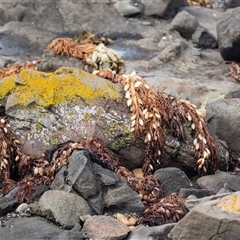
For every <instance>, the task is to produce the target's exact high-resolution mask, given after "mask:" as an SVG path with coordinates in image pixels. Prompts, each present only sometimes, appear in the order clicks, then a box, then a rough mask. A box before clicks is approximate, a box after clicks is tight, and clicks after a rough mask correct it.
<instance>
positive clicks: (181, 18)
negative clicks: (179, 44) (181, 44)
mask: <svg viewBox="0 0 240 240" xmlns="http://www.w3.org/2000/svg"><path fill="white" fill-rule="evenodd" d="M198 26H199V23H198V21H197V20H196V18H195V17H194V16H193V15H191V14H190V13H188V12H187V11H181V12H179V13H178V14H177V15H176V16H175V17H174V19H173V20H172V22H171V24H170V28H171V29H173V30H176V31H178V32H179V33H180V34H181V36H182V37H184V38H186V39H191V38H192V34H193V33H194V32H195V30H196V29H197V27H198Z"/></svg>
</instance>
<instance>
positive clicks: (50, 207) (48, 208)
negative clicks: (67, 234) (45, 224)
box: [32, 190, 92, 229]
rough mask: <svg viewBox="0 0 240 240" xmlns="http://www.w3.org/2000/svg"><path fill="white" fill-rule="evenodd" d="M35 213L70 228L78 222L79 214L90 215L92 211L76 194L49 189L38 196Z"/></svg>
mask: <svg viewBox="0 0 240 240" xmlns="http://www.w3.org/2000/svg"><path fill="white" fill-rule="evenodd" d="M32 209H33V208H32ZM36 213H37V214H39V215H41V216H44V217H46V218H47V219H49V220H51V221H54V222H55V223H56V224H59V225H60V226H62V227H63V228H66V229H71V228H73V227H74V226H75V224H76V223H78V222H79V219H80V217H81V216H86V215H90V214H92V211H91V208H90V207H89V205H88V203H87V202H86V201H85V200H84V199H83V198H82V197H80V196H77V195H76V194H73V193H67V192H65V191H59V190H49V191H47V192H45V193H44V194H43V195H42V197H41V198H40V200H39V209H38V211H37V212H36Z"/></svg>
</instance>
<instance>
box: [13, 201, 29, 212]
mask: <svg viewBox="0 0 240 240" xmlns="http://www.w3.org/2000/svg"><path fill="white" fill-rule="evenodd" d="M28 208H29V205H28V204H27V203H22V204H20V205H19V206H18V207H17V209H16V210H15V212H16V213H20V212H25V211H26V210H27V209H28Z"/></svg>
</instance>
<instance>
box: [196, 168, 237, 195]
mask: <svg viewBox="0 0 240 240" xmlns="http://www.w3.org/2000/svg"><path fill="white" fill-rule="evenodd" d="M225 183H226V184H227V185H228V187H229V190H231V191H240V178H239V176H237V175H233V174H231V173H229V172H221V171H219V172H216V173H215V174H214V175H208V176H203V177H200V178H198V179H197V184H198V185H199V186H200V187H201V188H204V189H207V190H208V191H210V192H212V193H214V194H217V193H218V192H219V191H220V189H222V188H223V187H224V184H225Z"/></svg>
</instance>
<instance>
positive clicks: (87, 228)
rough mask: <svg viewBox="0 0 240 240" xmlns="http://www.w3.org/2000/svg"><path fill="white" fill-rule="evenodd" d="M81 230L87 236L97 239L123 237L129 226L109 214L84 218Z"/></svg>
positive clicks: (118, 238) (105, 239) (117, 239)
mask: <svg viewBox="0 0 240 240" xmlns="http://www.w3.org/2000/svg"><path fill="white" fill-rule="evenodd" d="M82 232H84V233H87V236H88V237H90V238H92V239H98V240H121V239H124V238H125V237H126V236H127V234H128V232H129V228H128V227H127V226H125V225H124V224H123V223H121V222H119V221H118V220H116V219H115V218H113V217H110V216H93V217H89V218H87V219H86V221H85V222H84V225H83V229H82Z"/></svg>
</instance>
